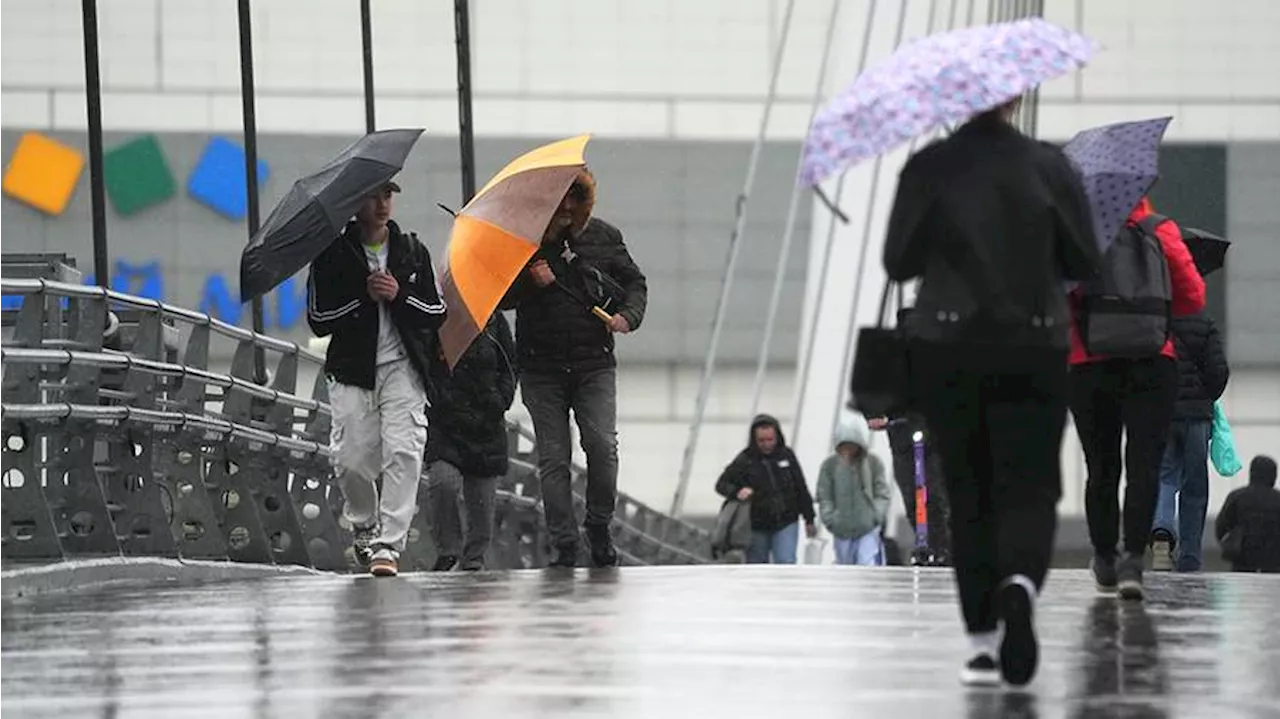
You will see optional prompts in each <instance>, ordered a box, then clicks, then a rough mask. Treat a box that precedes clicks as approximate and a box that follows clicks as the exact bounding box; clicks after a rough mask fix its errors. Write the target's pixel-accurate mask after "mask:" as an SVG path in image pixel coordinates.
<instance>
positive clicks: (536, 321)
mask: <svg viewBox="0 0 1280 719" xmlns="http://www.w3.org/2000/svg"><path fill="white" fill-rule="evenodd" d="M578 182H580V183H582V185H583V186H584V187H586V188H587V190H588V198H587V200H586V201H585V202H584V203H582V205H580V206H579V208H578V210H579V211H578V212H577V213H575V216H574V218H573V221H572V224H571V225H570V226H569V227H567V228H566V229H565V230H564V231H563V232H561V233H560V234H557V235H554V236H552V237H550V238H546V239H544V240H543V242H542V245H541V246H540V247H539V249H538V251H537V253H536V254H535V255H534V256H533V258H532V259H531V260H530V262H531V263H532V262H534V261H537V260H545V261H546V262H547V264H548V265H549V266H550V267H551V271H552V272H553V273H554V274H555V276H556V284H553V285H548V286H547V287H538V286H537V285H536V284H535V283H534V282H533V279H532V277H531V276H530V274H529V272H528V271H527V270H525V271H523V272H521V273H520V275H519V276H518V277H517V278H516V281H515V282H514V283H513V284H512V286H511V289H510V290H508V292H507V294H506V296H505V297H504V298H503V300H502V303H501V307H502V308H503V309H514V310H516V346H517V347H518V352H519V355H520V367H521V369H522V370H525V371H528V372H590V371H592V370H599V369H607V368H610V367H615V366H617V360H616V359H615V358H614V337H613V332H612V331H611V330H610V329H609V328H608V327H607V326H605V323H604V322H602V321H601V320H600V318H599V317H596V316H595V315H594V314H592V312H591V304H590V303H589V300H590V299H592V298H593V297H594V288H593V287H592V286H590V285H589V283H588V280H587V272H588V271H590V270H598V271H600V272H601V273H603V274H604V275H605V276H606V277H607V278H608V279H609V280H611V281H612V282H614V283H616V284H617V285H619V286H620V289H621V292H620V293H619V294H621V296H620V297H617V298H616V299H617V300H618V301H617V304H616V305H613V306H611V307H610V309H609V311H610V312H611V313H615V314H620V315H622V316H623V317H625V318H626V319H627V323H628V324H629V325H630V326H631V329H632V331H635V330H637V329H639V328H640V325H641V323H642V322H643V321H644V314H645V309H646V307H647V305H648V297H649V295H648V292H649V290H648V285H647V283H646V280H645V276H644V273H642V272H641V271H640V268H639V267H638V266H637V265H636V263H635V261H634V260H633V259H632V258H631V254H630V253H629V252H628V251H627V246H626V243H624V242H623V240H622V232H621V231H619V230H618V228H616V227H614V226H613V225H611V224H609V223H608V222H605V221H604V220H601V219H599V218H596V217H591V216H590V212H591V209H592V208H593V207H594V204H595V181H594V179H593V178H592V177H591V175H590V173H587V172H585V171H584V172H583V173H582V174H580V175H579V178H578Z"/></svg>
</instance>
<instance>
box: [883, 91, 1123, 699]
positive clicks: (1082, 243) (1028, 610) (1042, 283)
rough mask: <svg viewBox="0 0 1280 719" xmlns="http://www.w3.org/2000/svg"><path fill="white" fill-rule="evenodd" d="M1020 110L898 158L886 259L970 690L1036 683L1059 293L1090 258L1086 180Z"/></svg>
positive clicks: (1057, 420) (1055, 454)
mask: <svg viewBox="0 0 1280 719" xmlns="http://www.w3.org/2000/svg"><path fill="white" fill-rule="evenodd" d="M1016 108H1017V102H1016V101H1013V102H1010V103H1008V104H1006V105H1004V106H1002V107H999V108H996V109H995V110H991V111H989V112H986V113H983V114H981V115H978V116H976V117H975V118H973V119H972V120H970V121H969V122H968V123H966V124H965V125H963V126H962V127H960V128H959V129H958V130H957V131H956V132H955V133H954V134H952V135H951V136H949V137H948V138H946V139H945V140H941V141H939V142H936V143H934V144H932V145H930V146H928V147H926V148H924V149H923V150H921V151H920V152H919V153H917V154H916V155H915V156H913V157H912V158H911V159H909V160H908V161H907V164H906V166H905V167H904V168H903V169H902V173H901V176H900V177H899V180H898V191H897V197H896V198H895V200H894V206H893V211H892V212H891V214H890V219H889V228H888V234H887V237H886V239H885V247H884V267H885V270H886V271H887V273H888V275H889V277H890V278H891V279H892V280H894V281H897V282H907V281H909V280H912V279H913V278H917V277H920V278H922V281H921V283H920V286H919V292H918V294H917V299H916V304H915V308H914V310H913V311H912V312H911V313H909V317H908V319H907V322H906V332H907V335H908V337H909V338H910V341H911V352H910V366H911V370H912V373H913V383H914V385H915V386H914V390H913V396H915V397H917V398H918V409H919V410H920V412H921V414H923V415H924V418H925V423H926V425H927V426H928V427H929V428H930V429H931V430H932V435H931V436H930V440H931V441H932V442H933V444H934V447H935V448H936V449H937V451H938V453H939V454H940V455H941V456H942V465H943V471H944V475H945V476H946V482H947V494H948V497H949V498H950V500H951V561H952V564H953V565H954V566H955V573H956V584H957V585H958V588H959V594H960V608H961V611H962V614H963V616H964V623H965V629H966V630H967V632H968V634H969V637H970V641H971V644H972V649H973V653H972V654H971V655H970V659H969V661H968V662H967V663H966V665H965V666H964V668H963V669H962V671H961V680H962V681H963V682H965V683H966V684H995V683H998V682H999V681H1000V678H1001V675H1003V678H1004V680H1005V681H1006V682H1008V683H1009V684H1012V685H1018V686H1020V685H1024V684H1026V683H1027V682H1029V681H1030V680H1031V679H1032V677H1033V676H1034V674H1035V671H1036V667H1037V664H1038V660H1039V648H1038V643H1037V640H1036V637H1035V629H1034V617H1033V614H1034V604H1035V598H1036V596H1037V595H1038V593H1039V590H1040V587H1041V586H1043V583H1044V580H1045V576H1046V574H1047V573H1048V569H1049V561H1050V558H1051V555H1052V552H1053V540H1054V534H1055V532H1056V528H1057V503H1058V500H1059V498H1060V497H1061V494H1062V474H1061V466H1060V464H1059V461H1060V453H1061V446H1062V434H1063V429H1064V427H1065V424H1066V413H1067V394H1066V393H1067V362H1066V359H1067V347H1068V342H1067V326H1068V323H1069V315H1068V308H1067V301H1066V296H1065V294H1064V292H1063V281H1064V280H1079V279H1085V278H1089V277H1091V276H1093V274H1094V273H1095V272H1096V271H1097V266H1098V261H1099V257H1098V248H1097V244H1096V241H1095V240H1094V237H1093V232H1092V230H1091V224H1090V219H1089V210H1088V207H1087V200H1086V199H1085V197H1084V191H1083V189H1082V187H1081V185H1080V181H1079V178H1078V177H1077V175H1076V173H1075V172H1074V170H1073V169H1072V167H1071V165H1070V164H1069V161H1068V160H1067V159H1066V157H1065V156H1064V155H1063V154H1062V152H1061V151H1060V150H1058V149H1057V148H1056V147H1054V146H1052V145H1049V144H1047V143H1040V142H1037V141H1035V140H1033V139H1031V138H1029V137H1026V136H1025V135H1023V134H1022V133H1020V132H1018V130H1017V129H1015V128H1014V126H1013V125H1012V124H1010V122H1009V118H1010V117H1011V116H1012V113H1013V112H1014V111H1015V110H1016ZM1002 623H1003V626H1004V633H1003V638H1002V639H1001V638H1000V637H998V635H997V629H998V627H999V626H1000V625H1001V624H1002ZM997 644H998V646H997ZM997 656H998V660H997Z"/></svg>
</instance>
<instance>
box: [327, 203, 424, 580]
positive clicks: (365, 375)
mask: <svg viewBox="0 0 1280 719" xmlns="http://www.w3.org/2000/svg"><path fill="white" fill-rule="evenodd" d="M399 191H400V186H399V185H397V184H396V183H394V182H388V183H386V184H385V185H383V186H382V187H381V188H380V189H379V190H377V191H376V192H374V193H373V194H371V195H369V197H367V198H366V199H365V201H364V204H363V205H362V206H361V208H360V210H359V212H357V213H356V217H355V219H354V220H352V221H351V222H350V223H348V224H347V226H346V228H345V229H344V230H343V232H342V234H341V235H340V236H339V237H338V238H337V239H336V240H334V242H333V244H331V245H329V247H328V248H327V249H326V250H325V251H324V252H323V253H321V255H320V256H319V257H317V258H316V259H315V261H314V262H312V263H311V272H310V275H309V276H308V278H307V323H308V324H309V325H310V326H311V330H312V332H314V333H315V334H316V335H317V336H319V337H330V338H331V339H330V341H329V348H328V350H327V352H326V354H325V361H324V372H325V375H326V377H327V378H328V380H329V404H330V406H331V407H332V411H333V429H332V432H331V437H330V442H331V448H332V451H333V458H334V464H335V466H336V469H337V472H338V485H339V487H340V488H341V489H342V494H343V497H344V498H345V504H344V505H343V508H342V514H343V517H345V518H346V520H347V521H348V522H350V523H351V526H352V530H353V532H354V534H355V548H354V549H355V554H356V559H357V561H359V562H360V563H361V564H365V563H367V564H368V565H369V571H370V573H372V574H373V575H375V576H395V575H396V574H397V573H399V560H400V552H402V551H404V547H405V543H406V541H407V538H408V532H409V522H410V520H412V519H413V513H414V505H415V503H416V500H417V488H418V475H419V474H420V473H421V470H422V450H423V447H424V445H426V442H427V415H426V404H427V391H426V387H427V386H428V384H427V383H428V381H429V380H428V374H427V373H428V363H429V362H430V361H431V358H433V357H434V356H435V354H436V349H435V346H436V345H435V343H436V332H435V331H436V329H437V328H439V327H440V325H441V323H443V322H444V318H445V302H444V299H443V298H442V297H441V294H440V286H439V284H438V283H437V281H436V276H435V272H434V270H433V269H432V264H431V254H430V253H429V252H428V251H427V248H426V246H425V245H423V244H422V243H421V242H420V241H419V240H418V238H417V236H416V235H414V234H412V233H405V232H403V231H402V230H401V229H400V227H399V225H397V224H396V223H395V222H394V221H392V219H391V208H392V194H393V193H396V192H399ZM379 478H381V480H382V488H381V493H379V490H378V480H379Z"/></svg>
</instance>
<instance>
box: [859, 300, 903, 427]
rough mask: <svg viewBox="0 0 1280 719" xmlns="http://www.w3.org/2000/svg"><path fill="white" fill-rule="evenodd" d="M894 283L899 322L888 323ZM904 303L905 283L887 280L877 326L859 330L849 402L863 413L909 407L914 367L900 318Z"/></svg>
mask: <svg viewBox="0 0 1280 719" xmlns="http://www.w3.org/2000/svg"><path fill="white" fill-rule="evenodd" d="M894 287H896V288H897V292H896V296H897V300H898V322H897V323H896V324H895V326H893V327H886V326H885V325H886V323H887V321H888V319H887V318H888V310H889V293H890V291H891V290H892V289H893V288H894ZM903 305H904V302H903V290H902V284H901V283H899V282H894V281H893V280H885V284H884V292H883V293H882V294H881V295H880V314H879V317H878V319H877V321H876V326H875V327H863V328H862V329H860V330H858V350H857V353H856V354H855V355H854V358H853V376H852V377H851V378H850V381H849V385H850V386H849V390H850V393H851V394H852V401H851V402H850V404H851V405H852V406H853V408H854V409H856V410H858V411H859V412H861V413H862V414H863V415H864V416H867V417H891V416H897V415H900V414H902V413H904V412H906V411H907V410H908V409H909V408H910V397H911V370H910V367H909V366H908V359H909V358H908V355H907V337H906V332H905V330H904V328H903V327H902V321H901V320H902V318H903V316H904V315H905V314H906V310H907V308H906V307H904V306H903Z"/></svg>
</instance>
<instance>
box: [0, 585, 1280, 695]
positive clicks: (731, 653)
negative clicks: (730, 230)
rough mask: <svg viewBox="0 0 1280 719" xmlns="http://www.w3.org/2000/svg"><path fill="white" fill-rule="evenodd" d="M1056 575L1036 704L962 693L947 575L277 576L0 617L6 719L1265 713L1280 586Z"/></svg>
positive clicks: (1044, 619)
mask: <svg viewBox="0 0 1280 719" xmlns="http://www.w3.org/2000/svg"><path fill="white" fill-rule="evenodd" d="M1149 584H1150V585H1151V587H1152V595H1153V597H1152V599H1151V600H1150V601H1149V602H1148V603H1147V604H1146V605H1145V607H1144V606H1131V605H1124V606H1122V605H1120V604H1118V603H1117V602H1116V601H1115V600H1114V599H1109V598H1099V597H1097V596H1096V594H1095V592H1094V590H1093V587H1092V583H1091V582H1090V580H1089V579H1088V577H1087V575H1086V574H1085V573H1084V572H1080V571H1069V570H1064V571H1058V572H1056V573H1054V574H1053V576H1052V578H1051V584H1050V586H1049V589H1048V591H1047V593H1046V595H1045V597H1044V599H1043V601H1042V602H1041V604H1040V617H1041V627H1042V639H1043V643H1044V646H1045V651H1044V655H1045V656H1044V659H1045V660H1044V664H1043V668H1042V670H1041V672H1040V675H1039V677H1038V678H1037V680H1036V681H1035V682H1034V683H1033V684H1032V685H1031V687H1030V689H1031V692H1030V694H1028V695H1008V694H1004V693H1001V692H966V691H965V690H963V689H962V688H961V687H960V686H959V685H958V684H957V682H956V679H955V675H956V669H957V668H958V666H959V663H960V661H961V660H962V658H963V657H964V650H965V642H964V640H963V638H962V636H961V634H960V629H959V620H958V616H957V610H956V608H955V605H954V598H953V589H952V582H951V577H950V574H949V573H948V572H946V571H945V570H922V571H914V570H910V569H901V568H893V569H878V570H873V569H859V568H843V567H841V568H837V567H750V566H715V567H671V568H661V567H658V568H636V569H623V570H620V571H601V572H588V571H586V570H579V571H578V572H577V573H576V574H570V573H568V572H565V571H563V570H561V571H529V572H511V573H494V574H488V575H479V576H465V575H415V576H407V577H402V578H400V579H393V580H375V579H372V578H366V577H339V576H310V577H275V578H270V579H261V580H247V581H246V580H242V581H234V582H223V583H216V584H204V585H199V586H172V585H170V586H162V587H157V588H150V589H140V588H138V587H136V586H135V587H114V588H110V587H108V588H100V589H96V590H85V591H79V592H74V593H61V594H53V595H44V596H34V597H29V598H16V599H6V600H4V603H3V678H2V680H0V689H2V692H3V712H4V716H5V717H6V719H9V718H10V717H13V718H16V717H36V716H40V717H80V716H85V717H120V718H124V717H166V718H168V717H409V716H423V717H426V716H430V717H441V718H453V717H491V716H492V717H503V718H504V719H518V718H520V717H605V716H608V717H660V718H661V719H674V718H676V717H697V718H698V719H719V718H720V717H726V718H731V719H747V718H748V717H769V718H770V719H774V718H784V717H790V718H795V719H820V718H823V717H840V718H841V719H850V718H853V717H881V716H884V717H892V718H893V719H908V718H910V717H925V716H928V717H936V718H939V719H941V718H944V717H996V716H1020V717H1109V716H1124V717H1166V716H1168V717H1207V718H1211V719H1230V718H1232V717H1280V609H1278V606H1280V577H1262V576H1240V575H1226V574H1221V575H1204V576H1190V577H1188V576H1178V577H1174V576H1170V575H1157V576H1155V577H1153V578H1152V579H1151V580H1150V582H1149Z"/></svg>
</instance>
